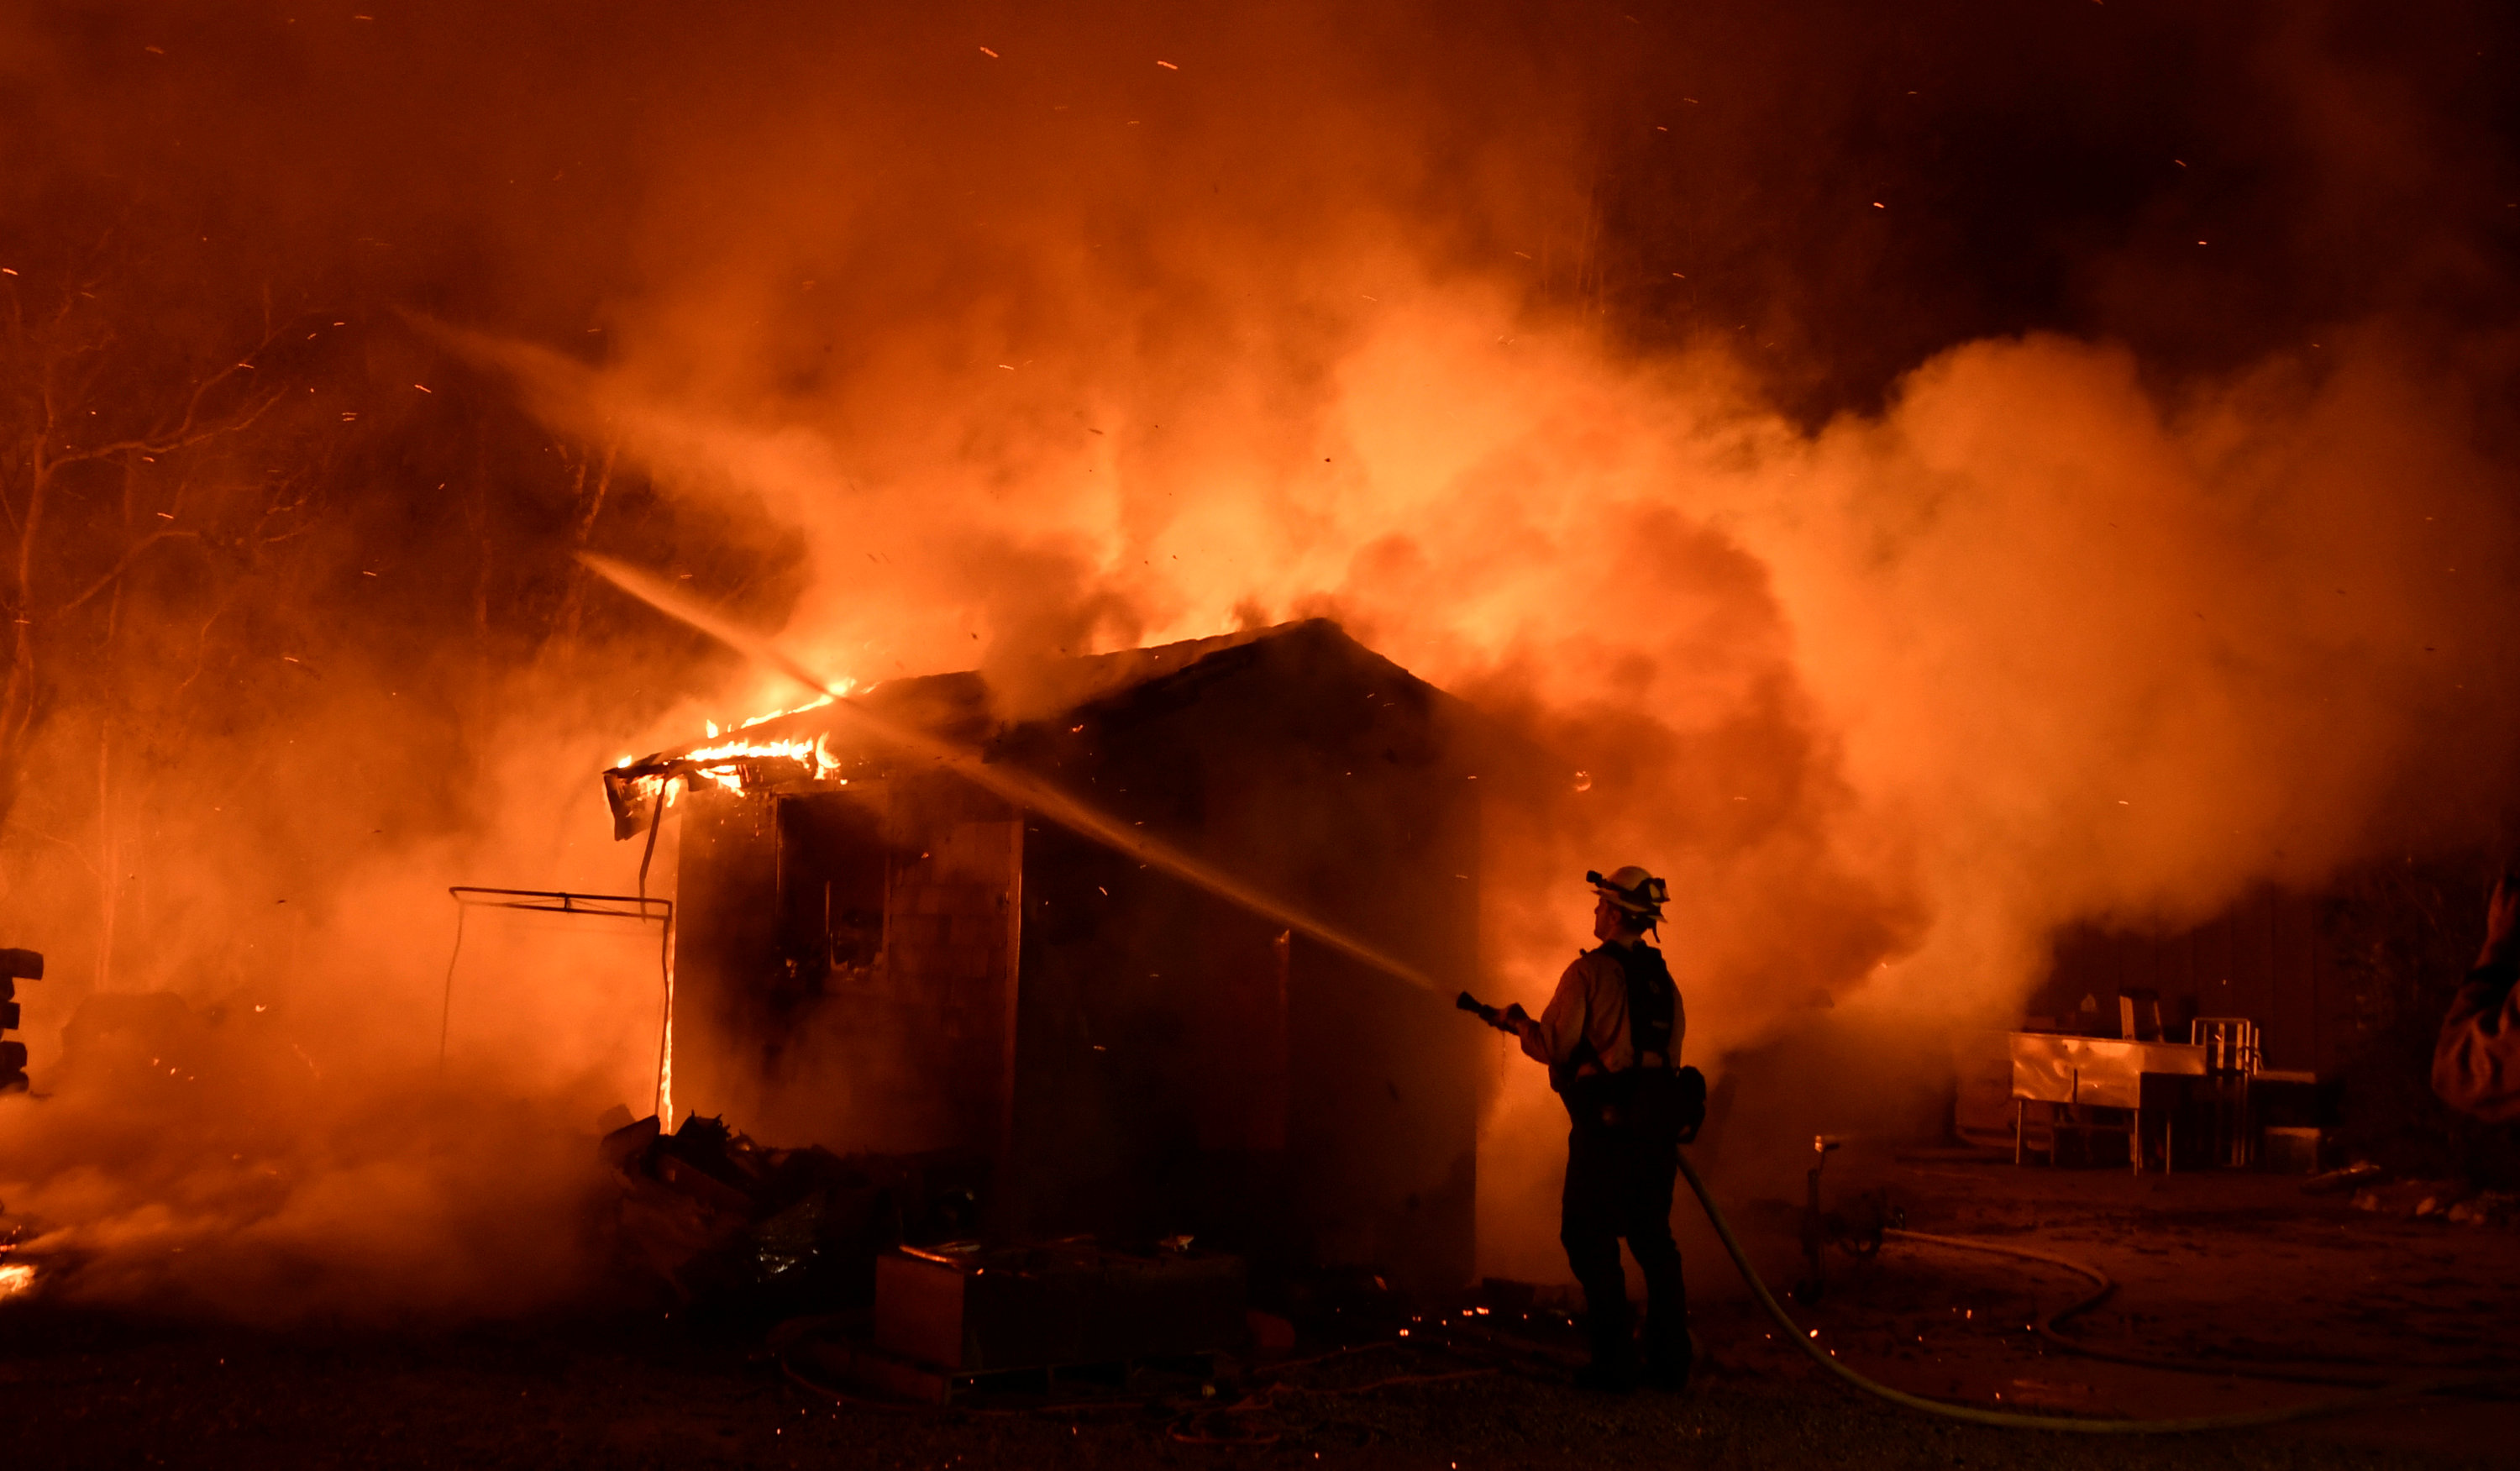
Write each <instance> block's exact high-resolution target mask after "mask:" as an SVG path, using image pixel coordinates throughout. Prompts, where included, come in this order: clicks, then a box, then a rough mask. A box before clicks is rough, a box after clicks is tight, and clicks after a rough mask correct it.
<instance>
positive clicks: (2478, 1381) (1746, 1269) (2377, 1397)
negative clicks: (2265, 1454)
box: [1680, 1155, 2520, 1435]
mask: <svg viewBox="0 0 2520 1471" xmlns="http://www.w3.org/2000/svg"><path fill="white" fill-rule="evenodd" d="M1680 1174H1681V1178H1682V1179H1683V1180H1686V1181H1688V1188H1689V1190H1690V1192H1691V1193H1693V1194H1694V1195H1696V1196H1697V1203H1698V1205H1699V1206H1700V1207H1702V1208H1703V1209H1704V1210H1705V1212H1706V1221H1707V1224H1708V1225H1710V1226H1714V1227H1715V1235H1716V1238H1717V1239H1718V1240H1720V1241H1722V1242H1723V1243H1724V1250H1725V1253H1726V1254H1727V1255H1728V1256H1730V1257H1732V1259H1733V1267H1735V1268H1736V1269H1738V1270H1740V1273H1741V1280H1742V1281H1743V1282H1745V1283H1747V1284H1748V1285H1749V1288H1750V1295H1751V1296H1752V1297H1754V1298H1756V1299H1758V1303H1759V1306H1760V1307H1761V1308H1762V1309H1764V1310H1765V1311H1766V1312H1767V1315H1768V1316H1769V1317H1771V1318H1773V1319H1775V1321H1776V1324H1777V1326H1778V1327H1779V1328H1782V1329H1783V1330H1784V1332H1785V1336H1786V1337H1787V1338H1789V1339H1792V1340H1793V1342H1794V1346H1795V1347H1796V1348H1799V1349H1800V1350H1802V1352H1803V1355H1804V1357H1806V1358H1808V1359H1810V1360H1812V1361H1813V1362H1814V1363H1817V1364H1819V1365H1820V1366H1821V1367H1822V1368H1823V1369H1826V1370H1827V1371H1828V1372H1829V1373H1830V1374H1832V1375H1834V1376H1835V1377H1836V1378H1838V1379H1839V1380H1841V1381H1842V1382H1844V1383H1845V1384H1847V1385H1849V1386H1850V1387H1852V1388H1854V1389H1857V1390H1860V1391H1862V1392H1863V1393H1865V1394H1868V1395H1870V1396H1872V1397H1873V1398H1874V1399H1876V1400H1884V1401H1887V1402H1889V1403H1890V1404H1896V1405H1899V1406H1900V1407H1902V1408H1904V1409H1913V1410H1915V1411H1917V1412H1919V1413H1921V1414H1929V1415H1934V1416H1938V1417H1940V1418H1943V1419H1948V1420H1961V1421H1965V1422H1967V1423H1969V1424H1972V1425H1994V1426H2000V1427H2002V1428H2003V1429H2007V1430H2048V1431H2058V1432H2063V1433H2067V1434H2081V1435H2183V1434H2190V1433H2193V1432H2197V1431H2206V1430H2245V1429H2248V1428H2251V1427H2253V1426H2259V1425H2279V1424H2283V1423H2285V1422H2287V1421H2292V1420H2309V1419H2317V1418H2318V1417H2321V1416H2325V1415H2336V1414H2347V1413H2351V1412H2352V1411H2355V1410H2358V1409H2368V1408H2370V1407H2372V1406H2374V1405H2379V1404H2391V1403H2393V1402H2396V1401H2400V1400H2411V1399H2417V1398H2420V1397H2422V1396H2425V1395H2436V1394H2446V1393H2450V1392H2452V1391H2455V1390H2463V1389H2479V1388H2484V1387H2487V1386H2492V1385H2498V1384H2509V1383H2513V1382H2515V1381H2520V1368H2503V1369H2498V1370H2495V1371H2492V1372H2485V1373H2474V1374H2459V1375H2453V1376H2450V1377H2446V1378H2435V1379H2420V1380H2412V1381H2409V1382H2408V1383H2405V1384H2395V1385H2390V1386H2387V1387H2385V1388H2382V1389H2375V1390H2370V1391H2367V1392H2365V1393H2363V1394H2359V1395H2343V1396H2339V1397H2337V1398H2334V1399H2329V1400H2316V1401H2312V1402H2311V1403H2309V1404H2288V1405H2282V1406H2279V1407H2277V1408H2273V1409H2249V1410H2236V1411H2233V1412H2230V1413H2228V1414H2215V1415H2188V1416H2184V1417H2180V1418H2173V1419H2160V1420H2132V1419H2131V1420H2098V1419H2082V1418H2076V1417H2071V1416H2064V1415H2033V1414H2022V1413H2020V1412H2019V1411H2016V1410H2002V1409H1980V1408H1977V1407H1976V1406H1974V1405H1968V1404H1946V1403H1944V1402H1943V1401H1940V1400H1929V1399H1927V1398H1925V1397H1924V1396H1922V1395H1912V1394H1909V1393H1908V1392H1907V1391H1905V1390H1898V1389H1892V1388H1891V1387H1890V1386H1889V1385H1886V1384H1883V1383H1881V1382H1880V1381H1878V1380H1876V1379H1872V1378H1869V1377H1868V1376H1866V1375H1864V1374H1860V1373H1857V1372H1856V1371H1855V1370H1854V1369H1852V1368H1850V1367H1848V1366H1847V1365H1846V1364H1844V1363H1842V1362H1840V1361H1839V1360H1838V1359H1837V1358H1836V1356H1834V1355H1832V1354H1830V1353H1829V1352H1828V1351H1827V1350H1825V1349H1823V1348H1822V1347H1821V1346H1820V1344H1819V1342H1818V1341H1817V1340H1815V1339H1814V1338H1813V1337H1812V1336H1811V1334H1810V1333H1809V1332H1808V1331H1807V1330H1806V1329H1804V1328H1803V1327H1802V1326H1800V1325H1799V1324H1797V1323H1796V1322H1795V1321H1794V1320H1793V1318H1792V1317H1791V1316H1790V1315H1787V1314H1786V1312H1785V1310H1784V1307H1783V1305H1782V1304H1780V1303H1778V1301H1777V1299H1776V1295H1775V1294H1774V1293H1771V1292H1770V1291H1769V1290H1768V1284H1767V1283H1766V1282H1764V1281H1761V1280H1760V1278H1759V1273H1758V1270H1757V1269H1756V1268H1753V1267H1752V1266H1751V1265H1750V1258H1749V1256H1748V1255H1747V1254H1746V1253H1744V1252H1743V1251H1742V1250H1741V1243H1740V1242H1739V1241H1738V1240H1736V1239H1734V1237H1733V1227H1732V1225H1731V1224H1730V1223H1728V1222H1727V1221H1726V1220H1725V1219H1724V1212H1723V1211H1722V1209H1720V1208H1719V1207H1718V1206H1717V1205H1716V1204H1715V1197H1714V1195H1713V1194H1712V1193H1710V1192H1709V1191H1708V1190H1707V1188H1706V1181H1703V1180H1700V1179H1699V1178H1698V1175H1697V1171H1696V1169H1695V1168H1694V1167H1693V1166H1691V1165H1690V1164H1689V1162H1688V1156H1687V1155H1683V1156H1681V1160H1680ZM1892 1234H1894V1235H1896V1236H1897V1237H1898V1238H1900V1239H1904V1240H1912V1241H1921V1242H1929V1243H1932V1244H1934V1245H1937V1246H1949V1247H1956V1248H1958V1249H1961V1250H1964V1251H1979V1252H1986V1253H1990V1254H1992V1255H1996V1256H2007V1257H2015V1258H2018V1259H2020V1260H2023V1261H2028V1262H2040V1263H2044V1264H2046V1265H2048V1266H2051V1267H2062V1268H2065V1269H2066V1270H2071V1271H2074V1272H2076V1273H2078V1274H2080V1275H2082V1276H2084V1277H2087V1278H2092V1279H2095V1280H2096V1281H2097V1282H2098V1283H2099V1284H2100V1290H2099V1291H2098V1292H2096V1293H2094V1294H2093V1295H2092V1296H2090V1297H2087V1298H2085V1299H2083V1300H2082V1301H2080V1302H2077V1303H2075V1304H2073V1305H2071V1306H2070V1307H2068V1308H2065V1309H2063V1310H2060V1311H2059V1312H2056V1313H2053V1314H2050V1315H2048V1318H2047V1320H2046V1325H2047V1326H2048V1328H2049V1329H2050V1332H2049V1334H2048V1337H2050V1338H2051V1339H2052V1338H2054V1334H2053V1331H2052V1330H2053V1327H2054V1324H2055V1323H2056V1321H2057V1320H2058V1319H2060V1318H2064V1317H2068V1316H2071V1315H2073V1314H2075V1313H2079V1312H2082V1311H2084V1310H2086V1309H2089V1308H2092V1307H2094V1306H2096V1305H2097V1304H2098V1303H2099V1301H2100V1300H2101V1299H2102V1298H2104V1297H2106V1296H2107V1295H2108V1293H2109V1291H2110V1290H2112V1289H2113V1288H2114V1285H2115V1284H2114V1283H2111V1282H2110V1281H2109V1279H2108V1278H2107V1277H2106V1276H2105V1275H2103V1274H2102V1273H2100V1272H2099V1271H2097V1270H2094V1269H2093V1268H2089V1267H2086V1266H2084V1265H2082V1264H2081V1263H2079V1262H2074V1261H2071V1260H2068V1259H2067V1258H2064V1257H2059V1256H2051V1255H2049V1254H2048V1253H2046V1252H2040V1251H2032V1250H2029V1249H2027V1248H2023V1247H2016V1246H2002V1245H1997V1244H1995V1243H1993V1242H1987V1241H1972V1240H1969V1239H1967V1238H1966V1237H1961V1236H1932V1235H1925V1234H1923V1233H1920V1232H1914V1231H1898V1232H1894V1233H1892ZM2066 1346H2067V1347H2069V1348H2073V1349H2074V1350H2075V1351H2076V1352H2084V1350H2082V1348H2081V1346H2079V1345H2072V1344H2067V1345H2066ZM2095 1357H2100V1358H2111V1359H2122V1361H2128V1362H2135V1363H2144V1362H2145V1361H2144V1360H2140V1359H2134V1358H2131V1357H2124V1356H2113V1355H2107V1354H2101V1355H2098V1356H2095ZM2147 1366H2149V1367H2161V1368H2169V1367H2176V1365H2173V1364H2170V1363H2166V1362H2165V1363H2153V1364H2148V1365H2147Z"/></svg>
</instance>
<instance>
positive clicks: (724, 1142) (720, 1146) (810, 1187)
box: [599, 1114, 988, 1312]
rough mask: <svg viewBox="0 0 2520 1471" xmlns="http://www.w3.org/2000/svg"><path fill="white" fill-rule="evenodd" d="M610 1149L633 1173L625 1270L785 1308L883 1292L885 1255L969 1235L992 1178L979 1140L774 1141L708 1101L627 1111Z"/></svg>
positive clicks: (696, 1297)
mask: <svg viewBox="0 0 2520 1471" xmlns="http://www.w3.org/2000/svg"><path fill="white" fill-rule="evenodd" d="M599 1148H600V1150H601V1155H602V1158H603V1160H604V1163H605V1164H606V1165H607V1166H608V1167H610V1169H611V1171H612V1173H613V1175H614V1177H615V1178H616V1179H617V1180H618V1181H619V1183H620V1186H621V1194H620V1198H619V1201H618V1204H617V1208H616V1211H615V1214H614V1218H613V1226H614V1230H615V1241H616V1244H617V1251H618V1265H619V1266H620V1268H621V1269H622V1270H623V1271H624V1272H625V1274H627V1275H629V1276H632V1277H635V1278H643V1279H646V1280H650V1281H654V1282H659V1283H661V1284H663V1285H664V1286H665V1287H666V1288H667V1289H669V1290H670V1291H671V1292H672V1293H673V1295H674V1296H675V1297H676V1298H678V1299H679V1300H681V1301H683V1302H686V1303H691V1302H699V1301H703V1300H706V1301H711V1302H721V1303H728V1304H733V1305H739V1306H740V1305H743V1304H747V1303H749V1304H757V1305H763V1306H773V1307H776V1308H778V1309H779V1310H780V1311H782V1312H798V1311H806V1310H825V1311H829V1310H832V1309H838V1308H845V1307H857V1306H863V1305H866V1304H868V1303H871V1302H873V1301H874V1300H875V1263H876V1257H877V1254H878V1253H880V1252H882V1251H884V1250H886V1249H888V1248H891V1247H895V1246H900V1245H903V1244H905V1243H907V1244H912V1245H919V1244H927V1243H935V1242H941V1241H951V1240H955V1239H957V1238H960V1237H965V1236H967V1235H969V1234H970V1233H972V1232H973V1231H974V1230H975V1229H976V1228H977V1225H978V1213H979V1204H980V1200H981V1197H982V1195H983V1194H984V1193H985V1191H986V1188H987V1182H988V1162H987V1161H986V1159H984V1158H981V1157H978V1156H975V1155H971V1154H967V1153H963V1152H959V1151H939V1152H935V1153H929V1154H914V1155H882V1154H851V1155H838V1154H833V1153H832V1152H831V1151H830V1150H828V1149H823V1148H820V1147H815V1146H808V1147H805V1148H801V1149H770V1148H764V1147H762V1146H761V1145H759V1144H757V1143H755V1142H754V1141H753V1140H752V1139H750V1138H748V1137H745V1136H743V1135H742V1134H741V1133H739V1132H737V1131H734V1130H731V1129H729V1128H727V1126H726V1121H725V1120H723V1119H713V1118H702V1117H699V1116H698V1115H697V1114H695V1115H693V1116H692V1117H689V1118H686V1119H685V1120H684V1121H683V1125H682V1127H681V1128H680V1129H678V1130H676V1131H674V1132H673V1133H672V1134H665V1133H663V1132H662V1130H661V1127H660V1125H659V1122H658V1120H657V1119H656V1118H655V1117H654V1116H650V1117H648V1118H645V1119H640V1120H638V1121H637V1122H635V1123H630V1124H625V1125H623V1126H621V1127H620V1128H617V1129H614V1130H613V1131H612V1132H611V1133H609V1134H607V1135H606V1136H605V1137H604V1140H603V1142H602V1144H601V1145H600V1146H599Z"/></svg>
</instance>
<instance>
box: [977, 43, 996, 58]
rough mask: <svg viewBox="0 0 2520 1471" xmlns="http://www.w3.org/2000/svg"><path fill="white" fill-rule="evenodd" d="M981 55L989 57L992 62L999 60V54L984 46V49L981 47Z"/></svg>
mask: <svg viewBox="0 0 2520 1471" xmlns="http://www.w3.org/2000/svg"><path fill="white" fill-rule="evenodd" d="M980 55H982V56H984V57H987V58H989V59H990V60H992V61H995V60H996V59H997V55H998V54H997V53H996V52H994V51H991V50H990V49H989V48H988V47H986V46H983V47H981V48H980Z"/></svg>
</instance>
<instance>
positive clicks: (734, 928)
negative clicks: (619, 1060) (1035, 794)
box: [677, 774, 1022, 1156]
mask: <svg viewBox="0 0 2520 1471" xmlns="http://www.w3.org/2000/svg"><path fill="white" fill-rule="evenodd" d="M685 822H686V823H687V824H689V826H688V827H687V828H686V831H685V836H684V843H683V859H682V865H683V868H682V878H681V882H682V889H681V893H682V896H683V897H682V914H683V922H682V935H683V938H682V941H681V943H680V945H679V946H678V948H677V959H678V965H677V973H678V974H677V979H678V992H679V996H678V1004H677V1021H678V1026H677V1072H678V1077H679V1078H680V1079H687V1080H688V1081H687V1082H678V1086H677V1096H678V1099H680V1100H682V1101H684V1102H685V1103H686V1104H687V1105H688V1106H691V1107H697V1109H698V1110H699V1111H700V1112H702V1113H717V1112H724V1113H725V1114H726V1116H727V1118H728V1120H729V1122H730V1123H731V1124H733V1125H734V1126H735V1127H737V1128H740V1129H742V1130H744V1131H745V1132H746V1133H749V1134H751V1135H753V1136H754V1137H757V1138H760V1139H763V1140H764V1141H766V1142H770V1143H774V1144H802V1143H819V1144H822V1145H824V1146H825V1147H827V1148H832V1149H837V1150H842V1151H847V1150H858V1149H866V1150H878V1151H884V1152H892V1153H907V1152H914V1151H920V1150H929V1149H967V1150H974V1151H980V1152H985V1153H988V1154H991V1155H993V1156H994V1155H996V1154H998V1153H1000V1152H1002V1151H1003V1149H1004V1148H1005V1147H1006V1142H1007V1127H1008V1111H1009V1103H1010V1098H1011V1095H1012V1089H1011V1080H1012V1012H1013V965H1012V960H1013V956H1014V951H1015V929H1016V926H1017V925H1018V923H1019V922H1020V913H1021V910H1020V904H1019V899H1018V895H1019V887H1018V886H1019V884H1020V881H1021V872H1022V869H1021V847H1022V826H1021V824H1020V823H1018V822H1017V821H1016V819H1015V816H1014V814H1013V812H1012V810H1011V809H1009V808H1007V807H1006V806H1005V804H1003V803H1001V802H998V801H997V800H996V799H994V798H992V797H990V796H988V795H987V794H986V793H984V792H981V791H979V790H977V789H976V788H973V787H971V786H969V785H968V784H967V783H965V782H962V781H960V780H956V779H953V778H951V777H946V776H941V775H925V774H922V775H915V776H910V777H904V778H896V779H891V780H877V781H872V782H863V781H862V782H856V783H853V784H852V786H851V787H850V788H848V789H845V790H836V789H832V788H828V787H825V788H804V789H791V790H787V791H784V792H772V793H756V794H747V795H742V796H738V795H733V794H728V793H723V792H716V791H709V792H704V793H701V794H699V795H698V796H697V797H696V798H695V799H693V801H692V803H691V804H690V811H689V812H688V813H687V814H686V816H685ZM851 895H856V896H871V897H872V899H873V902H874V903H875V904H876V905H877V906H878V907H879V910H880V914H881V923H880V928H879V935H880V943H879V945H877V946H875V947H872V954H869V953H868V952H869V949H870V947H868V946H867V945H866V944H865V943H864V942H865V938H866V937H865V928H866V926H865V924H864V921H863V919H862V918H854V917H853V915H852V906H851V905H849V904H848V903H845V902H844V900H845V899H846V898H847V897H848V896H851ZM686 1059H688V1060H686Z"/></svg>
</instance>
